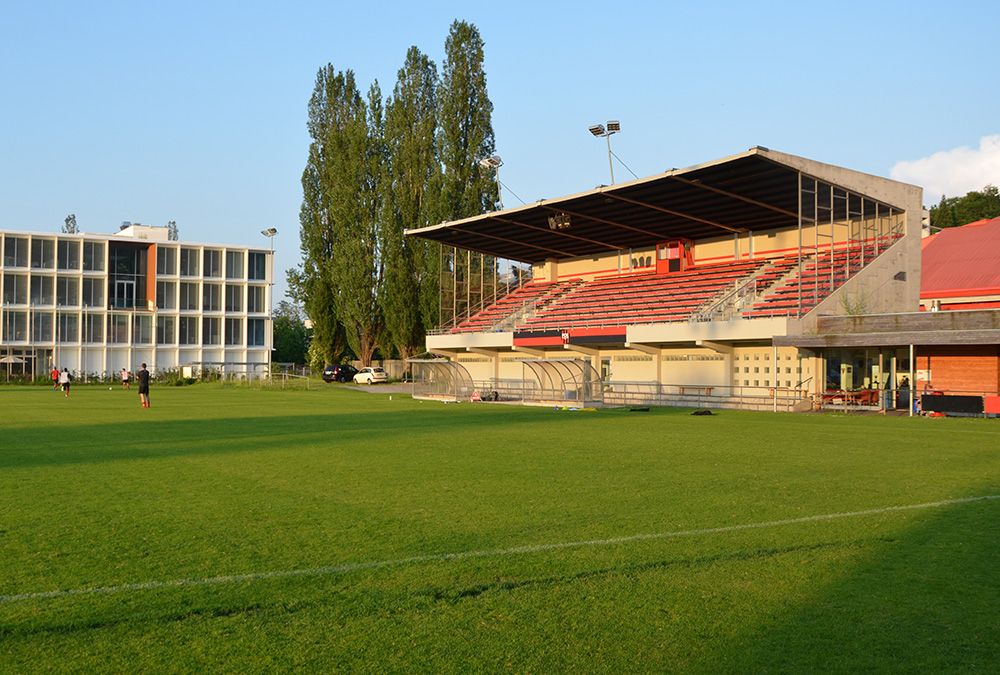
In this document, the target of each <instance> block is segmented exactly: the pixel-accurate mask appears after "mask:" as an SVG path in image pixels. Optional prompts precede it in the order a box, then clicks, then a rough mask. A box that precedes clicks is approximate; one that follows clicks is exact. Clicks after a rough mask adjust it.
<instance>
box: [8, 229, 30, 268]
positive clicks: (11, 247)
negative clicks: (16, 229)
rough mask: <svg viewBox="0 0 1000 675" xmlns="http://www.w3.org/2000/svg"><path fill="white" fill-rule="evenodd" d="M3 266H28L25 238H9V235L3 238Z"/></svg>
mask: <svg viewBox="0 0 1000 675" xmlns="http://www.w3.org/2000/svg"><path fill="white" fill-rule="evenodd" d="M3 266H4V267H27V266H28V239H27V237H11V236H10V235H8V236H6V237H4V241H3Z"/></svg>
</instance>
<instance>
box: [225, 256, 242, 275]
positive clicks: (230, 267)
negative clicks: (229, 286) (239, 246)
mask: <svg viewBox="0 0 1000 675" xmlns="http://www.w3.org/2000/svg"><path fill="white" fill-rule="evenodd" d="M226 278H227V279H246V278H247V277H246V272H245V271H244V270H243V251H226Z"/></svg>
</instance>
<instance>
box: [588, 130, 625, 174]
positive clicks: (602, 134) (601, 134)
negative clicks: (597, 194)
mask: <svg viewBox="0 0 1000 675" xmlns="http://www.w3.org/2000/svg"><path fill="white" fill-rule="evenodd" d="M589 129H590V133H592V134H593V135H594V137H596V138H604V139H607V141H608V170H609V171H610V172H611V184H612V185H614V184H615V165H614V164H613V163H612V162H611V136H612V135H614V134H617V133H618V132H620V131H621V130H622V123H621V122H619V121H618V120H608V126H607V128H605V126H604V125H603V124H593V125H591V126H590V127H589Z"/></svg>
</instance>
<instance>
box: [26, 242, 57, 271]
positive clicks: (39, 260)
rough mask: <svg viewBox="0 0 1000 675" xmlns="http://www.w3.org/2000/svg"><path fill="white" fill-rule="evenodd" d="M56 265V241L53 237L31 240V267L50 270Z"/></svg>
mask: <svg viewBox="0 0 1000 675" xmlns="http://www.w3.org/2000/svg"><path fill="white" fill-rule="evenodd" d="M55 266H56V243H55V242H54V241H52V240H51V239H34V240H33V241H32V242H31V267H32V268H33V269H36V270H50V269H53V268H54V267H55Z"/></svg>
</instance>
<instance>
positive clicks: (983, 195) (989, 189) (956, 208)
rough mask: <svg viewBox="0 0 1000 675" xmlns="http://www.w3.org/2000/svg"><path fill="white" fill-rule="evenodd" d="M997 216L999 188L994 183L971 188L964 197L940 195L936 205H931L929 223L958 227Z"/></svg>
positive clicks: (999, 212)
mask: <svg viewBox="0 0 1000 675" xmlns="http://www.w3.org/2000/svg"><path fill="white" fill-rule="evenodd" d="M997 216H1000V190H998V189H997V187H996V186H994V185H987V186H986V187H984V188H983V189H982V190H973V191H972V192H969V193H967V194H966V195H965V196H964V197H946V196H944V195H942V196H941V201H940V202H939V203H938V205H937V206H933V207H931V225H932V226H934V227H958V226H960V225H965V224H967V223H972V222H975V221H977V220H983V219H984V218H996V217H997Z"/></svg>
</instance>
